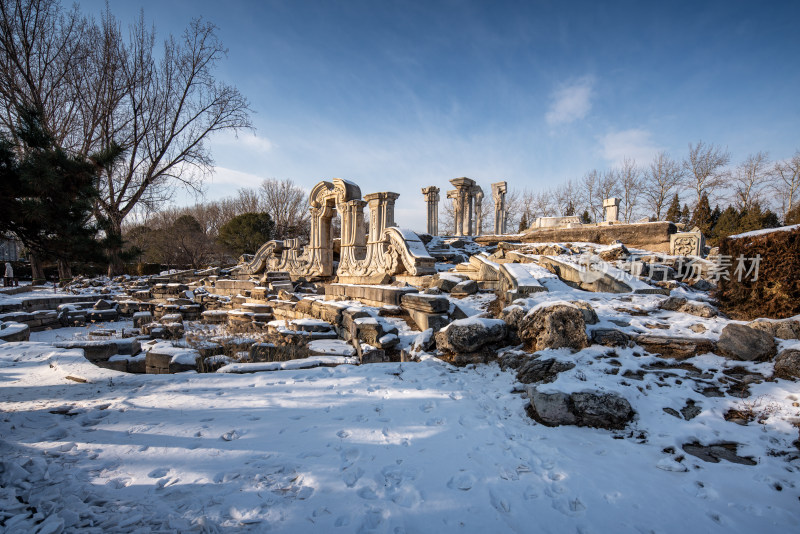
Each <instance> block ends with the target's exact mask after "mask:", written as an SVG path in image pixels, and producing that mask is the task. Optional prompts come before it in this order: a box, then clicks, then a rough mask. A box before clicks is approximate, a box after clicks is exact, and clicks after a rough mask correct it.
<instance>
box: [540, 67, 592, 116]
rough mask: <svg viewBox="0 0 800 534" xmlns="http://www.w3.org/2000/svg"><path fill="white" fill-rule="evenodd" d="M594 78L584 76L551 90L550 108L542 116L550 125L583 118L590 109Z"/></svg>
mask: <svg viewBox="0 0 800 534" xmlns="http://www.w3.org/2000/svg"><path fill="white" fill-rule="evenodd" d="M593 85H594V79H593V78H592V77H590V76H585V77H583V78H580V79H578V80H575V81H572V82H570V83H566V84H564V85H562V86H561V87H559V88H558V89H556V90H555V91H553V94H552V96H551V98H552V103H551V104H550V109H549V110H548V111H547V113H545V115H544V118H545V120H546V121H547V124H549V125H550V126H558V125H560V124H569V123H570V122H574V121H576V120H578V119H582V118H584V117H585V116H586V115H587V114H588V113H589V110H590V109H592V102H591V99H592V94H593V92H592V86H593Z"/></svg>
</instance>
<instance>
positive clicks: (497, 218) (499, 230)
mask: <svg viewBox="0 0 800 534" xmlns="http://www.w3.org/2000/svg"><path fill="white" fill-rule="evenodd" d="M507 191H508V184H507V183H506V182H497V183H494V184H492V200H494V233H495V235H503V234H505V233H506V213H507V210H506V192H507Z"/></svg>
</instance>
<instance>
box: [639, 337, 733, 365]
mask: <svg viewBox="0 0 800 534" xmlns="http://www.w3.org/2000/svg"><path fill="white" fill-rule="evenodd" d="M632 339H633V342H634V343H636V344H637V345H639V346H641V347H642V348H643V349H645V350H646V351H647V352H650V353H652V354H658V355H660V356H661V357H662V358H674V359H676V360H685V359H687V358H691V357H693V356H698V355H700V354H706V353H709V352H711V353H713V352H716V350H717V347H716V344H715V343H714V342H713V341H711V340H710V339H704V338H696V337H669V336H654V335H650V334H635V335H633V336H632Z"/></svg>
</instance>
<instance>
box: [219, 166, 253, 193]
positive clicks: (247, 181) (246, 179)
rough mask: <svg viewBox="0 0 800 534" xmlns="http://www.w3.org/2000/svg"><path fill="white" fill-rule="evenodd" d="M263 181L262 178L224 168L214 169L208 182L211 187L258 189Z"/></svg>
mask: <svg viewBox="0 0 800 534" xmlns="http://www.w3.org/2000/svg"><path fill="white" fill-rule="evenodd" d="M263 181H264V177H263V176H256V175H255V174H250V173H247V172H241V171H235V170H233V169H226V168H225V167H214V175H213V176H212V177H211V180H210V182H211V184H212V185H232V186H235V187H236V189H239V188H241V187H258V186H260V185H261V182H263Z"/></svg>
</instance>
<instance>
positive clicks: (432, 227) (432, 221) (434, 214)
mask: <svg viewBox="0 0 800 534" xmlns="http://www.w3.org/2000/svg"><path fill="white" fill-rule="evenodd" d="M422 194H423V195H425V201H426V202H427V203H428V233H429V234H431V235H439V188H438V187H435V186H430V187H425V188H423V189H422Z"/></svg>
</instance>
